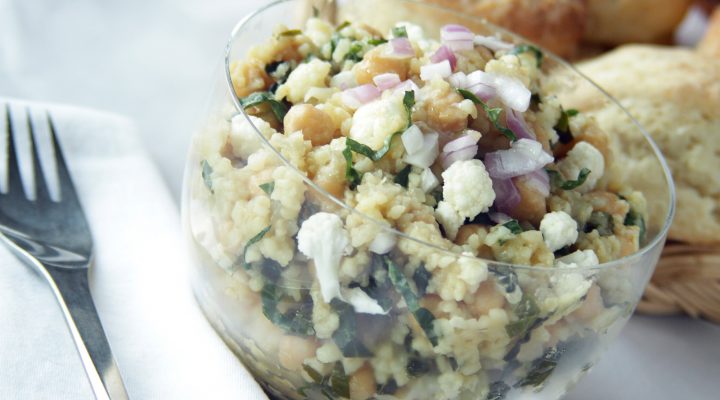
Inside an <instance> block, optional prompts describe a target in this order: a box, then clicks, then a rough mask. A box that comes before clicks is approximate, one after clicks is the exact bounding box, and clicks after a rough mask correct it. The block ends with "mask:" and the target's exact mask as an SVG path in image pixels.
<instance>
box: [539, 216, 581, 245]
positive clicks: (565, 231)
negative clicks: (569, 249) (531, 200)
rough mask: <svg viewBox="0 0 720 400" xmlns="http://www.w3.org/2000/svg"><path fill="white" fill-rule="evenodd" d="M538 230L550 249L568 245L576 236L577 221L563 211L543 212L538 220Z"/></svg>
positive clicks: (573, 241)
mask: <svg viewBox="0 0 720 400" xmlns="http://www.w3.org/2000/svg"><path fill="white" fill-rule="evenodd" d="M540 232H542V235H543V239H544V240H545V244H546V245H547V247H548V248H549V249H550V251H556V250H559V249H562V248H563V247H565V246H569V245H571V244H573V243H575V241H576V240H577V238H578V230H577V222H576V221H575V220H574V219H573V218H572V217H571V216H570V215H569V214H568V213H566V212H564V211H553V212H551V213H548V214H545V216H544V217H543V219H542V221H540Z"/></svg>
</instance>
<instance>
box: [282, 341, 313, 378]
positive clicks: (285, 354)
mask: <svg viewBox="0 0 720 400" xmlns="http://www.w3.org/2000/svg"><path fill="white" fill-rule="evenodd" d="M317 348H318V344H317V342H315V341H314V340H306V339H303V338H301V337H297V336H291V335H285V336H283V337H282V338H281V339H280V343H279V346H278V359H279V360H280V365H282V367H283V368H287V369H289V370H291V371H299V370H300V368H302V365H303V362H304V361H305V359H306V358H311V357H313V356H315V351H316V350H317Z"/></svg>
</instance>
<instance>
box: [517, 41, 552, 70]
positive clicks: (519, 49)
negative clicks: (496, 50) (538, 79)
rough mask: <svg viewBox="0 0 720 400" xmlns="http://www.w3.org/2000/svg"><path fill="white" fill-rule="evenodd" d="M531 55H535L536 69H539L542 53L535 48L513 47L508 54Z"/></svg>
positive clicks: (529, 45)
mask: <svg viewBox="0 0 720 400" xmlns="http://www.w3.org/2000/svg"><path fill="white" fill-rule="evenodd" d="M528 52H530V53H533V54H534V55H535V60H536V61H537V67H538V68H541V67H542V63H543V57H544V55H543V52H542V50H540V49H539V48H538V47H537V46H533V45H531V44H520V45H517V46H515V48H514V49H512V51H511V52H510V54H520V53H528Z"/></svg>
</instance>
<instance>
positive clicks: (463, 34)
mask: <svg viewBox="0 0 720 400" xmlns="http://www.w3.org/2000/svg"><path fill="white" fill-rule="evenodd" d="M474 38H475V34H473V33H472V32H471V31H470V29H468V28H466V27H464V26H462V25H457V24H449V25H445V26H443V27H442V28H441V29H440V39H442V40H473V39H474Z"/></svg>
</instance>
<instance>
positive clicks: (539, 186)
mask: <svg viewBox="0 0 720 400" xmlns="http://www.w3.org/2000/svg"><path fill="white" fill-rule="evenodd" d="M523 178H524V179H525V184H527V185H529V186H530V187H532V188H533V189H535V190H536V191H537V192H538V193H540V194H542V195H543V197H548V196H549V195H550V177H549V176H548V173H547V172H546V171H545V170H544V169H542V168H540V169H538V170H536V171H533V172H530V173H528V174H525V175H523Z"/></svg>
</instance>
